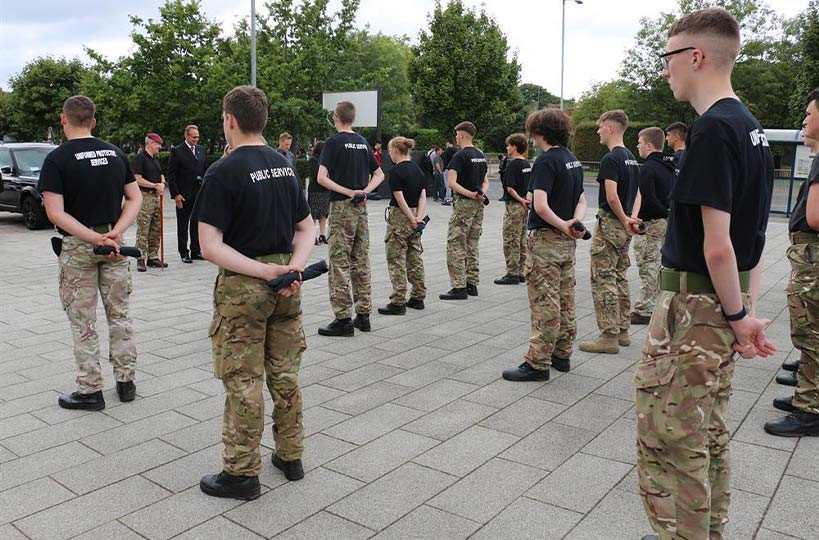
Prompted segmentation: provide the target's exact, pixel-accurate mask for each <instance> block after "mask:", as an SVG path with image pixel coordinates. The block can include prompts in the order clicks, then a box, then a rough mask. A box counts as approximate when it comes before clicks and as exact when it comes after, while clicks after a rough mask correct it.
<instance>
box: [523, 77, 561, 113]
mask: <svg viewBox="0 0 819 540" xmlns="http://www.w3.org/2000/svg"><path fill="white" fill-rule="evenodd" d="M519 89H520V95H521V97H523V101H524V103H525V104H526V106H527V107H528V106H529V104H530V103H532V102H535V103H537V107H538V109H542V108H543V107H546V106H547V105H553V104H555V103H560V96H556V95H554V94H552V93H551V92H549V91H548V90H546V88H544V87H542V86H540V85H539V84H531V83H523V84H521V85H520V87H519ZM563 106H564V107H566V108H571V107H573V106H574V102H573V101H572V100H568V99H565V98H564V99H563Z"/></svg>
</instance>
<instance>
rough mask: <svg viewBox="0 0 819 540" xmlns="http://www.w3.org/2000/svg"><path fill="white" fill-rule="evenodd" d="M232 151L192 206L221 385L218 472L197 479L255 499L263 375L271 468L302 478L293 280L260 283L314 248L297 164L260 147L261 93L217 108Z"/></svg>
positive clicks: (264, 106) (216, 491) (249, 92)
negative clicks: (210, 284) (209, 275)
mask: <svg viewBox="0 0 819 540" xmlns="http://www.w3.org/2000/svg"><path fill="white" fill-rule="evenodd" d="M222 111H223V112H222V127H223V129H224V132H225V138H226V139H227V141H228V142H229V143H230V148H231V153H230V155H228V156H226V157H223V158H222V159H220V160H219V161H217V162H216V163H214V164H213V166H212V167H211V168H210V169H209V170H208V173H207V181H206V182H205V183H204V185H203V186H202V192H201V194H200V197H199V200H198V201H197V203H196V207H195V209H194V215H195V216H196V220H197V222H198V223H199V229H200V231H199V232H200V238H201V240H202V251H203V254H204V255H205V257H206V258H207V260H208V261H210V262H212V263H213V264H215V265H217V266H218V267H219V274H218V275H217V277H216V284H215V287H214V289H213V320H212V322H211V325H210V330H209V331H208V334H209V335H210V338H211V342H212V345H213V372H214V375H215V376H216V377H217V378H219V379H221V380H222V384H223V385H224V388H225V414H224V422H223V426H222V442H223V443H224V452H223V455H222V458H223V469H222V471H221V472H220V473H218V474H209V475H205V476H204V477H203V478H202V479H201V481H200V482H199V488H200V489H201V490H202V492H203V493H205V494H207V495H210V496H213V497H226V498H232V499H240V500H250V499H255V498H257V497H259V495H260V494H261V487H260V485H259V478H258V476H259V472H260V471H261V468H262V463H261V457H260V454H259V445H260V443H261V439H262V433H263V431H264V397H263V395H262V381H263V380H265V381H266V383H267V388H268V390H269V391H270V394H271V396H272V397H273V414H272V416H273V439H274V441H275V447H276V451H275V453H274V454H273V457H272V462H273V466H274V467H276V468H277V469H279V470H281V471H282V472H283V473H284V476H285V478H287V479H288V480H291V481H292V480H300V479H301V478H303V477H304V467H303V465H302V462H301V457H302V453H303V452H304V425H303V420H302V407H303V405H302V395H301V390H300V388H299V382H298V376H299V366H300V365H301V355H302V353H303V352H304V350H305V349H306V346H307V345H306V342H305V340H304V328H303V325H302V313H301V294H300V291H299V288H300V284H301V283H300V281H298V280H297V281H294V282H293V283H292V284H291V285H290V286H289V287H286V288H283V289H280V290H279V291H274V290H273V289H272V288H271V287H269V286H268V284H267V282H268V281H269V280H271V279H274V278H276V277H279V276H282V275H284V274H287V273H289V272H291V271H292V272H301V271H302V270H303V269H304V266H305V264H306V263H307V260H308V259H309V257H310V252H311V251H312V249H313V222H312V220H311V219H310V208H308V206H307V201H306V200H305V198H304V191H303V190H302V188H301V184H300V183H299V179H298V177H297V175H296V171H295V169H294V168H293V167H292V165H291V164H290V162H289V161H287V158H285V157H284V156H282V155H281V154H280V153H279V152H277V151H276V150H274V149H272V148H271V147H270V146H268V145H267V142H266V141H265V139H264V137H263V136H262V132H263V131H264V128H265V125H266V124H267V117H268V114H269V113H268V103H267V97H266V96H265V94H264V92H262V91H261V90H259V89H258V88H255V87H253V86H237V87H236V88H234V89H233V90H231V91H230V92H228V93H227V95H226V96H225V98H224V100H223V105H222Z"/></svg>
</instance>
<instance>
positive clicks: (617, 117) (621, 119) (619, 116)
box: [597, 109, 628, 131]
mask: <svg viewBox="0 0 819 540" xmlns="http://www.w3.org/2000/svg"><path fill="white" fill-rule="evenodd" d="M603 122H614V123H615V124H620V126H621V127H622V128H623V131H625V130H626V128H627V127H628V115H627V114H626V111H624V110H622V109H615V110H613V111H606V112H604V113H603V114H601V115H600V119H599V120H597V123H598V124H602V123H603Z"/></svg>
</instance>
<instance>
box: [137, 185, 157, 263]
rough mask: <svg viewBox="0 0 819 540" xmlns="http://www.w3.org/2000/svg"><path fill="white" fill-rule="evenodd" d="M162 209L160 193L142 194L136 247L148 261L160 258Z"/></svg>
mask: <svg viewBox="0 0 819 540" xmlns="http://www.w3.org/2000/svg"><path fill="white" fill-rule="evenodd" d="M160 212H162V207H161V206H160V204H159V193H157V192H153V193H146V192H144V191H143V192H142V208H140V209H139V215H137V220H136V221H137V236H136V245H137V247H138V248H139V250H140V251H141V252H142V256H143V257H147V258H148V259H158V258H159V240H160V236H161V235H162V231H161V230H160V228H159V214H160Z"/></svg>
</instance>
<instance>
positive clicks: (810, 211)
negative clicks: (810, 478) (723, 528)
mask: <svg viewBox="0 0 819 540" xmlns="http://www.w3.org/2000/svg"><path fill="white" fill-rule="evenodd" d="M802 135H803V137H804V139H805V145H806V146H809V147H810V149H811V151H812V153H813V154H817V153H819V88H817V89H815V90H813V91H812V92H811V93H810V94H809V95H808V98H807V100H806V107H805V120H804V121H803V122H802ZM788 229H789V231H790V236H791V247H790V248H789V249H788V259H789V260H790V261H791V269H792V272H791V279H790V282H789V283H788V308H789V311H790V316H791V341H793V346H794V347H796V348H797V349H799V352H800V353H801V354H800V356H799V361H798V362H796V366H794V367H796V369H797V370H798V373H796V377H795V378H796V390H795V391H794V395H793V398H776V399H774V407H776V408H777V409H781V410H784V411H787V412H789V413H790V414H789V415H788V416H786V417H784V418H778V419H776V420H771V421H770V422H768V423H767V424H765V431H767V432H768V433H770V434H772V435H779V436H782V437H796V436H811V435H819V322H817V321H819V158H817V157H814V158H813V164H812V165H811V168H810V172H809V173H808V178H807V180H805V181H804V182H803V183H802V187H801V188H799V195H798V197H797V198H796V204H795V205H794V208H793V213H792V214H791V220H790V224H789V227H788ZM783 367H787V366H783ZM788 374H790V373H788ZM783 375H785V374H783ZM786 376H787V375H786ZM781 377H782V375H780V376H779V377H777V382H779V381H780V379H781Z"/></svg>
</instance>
